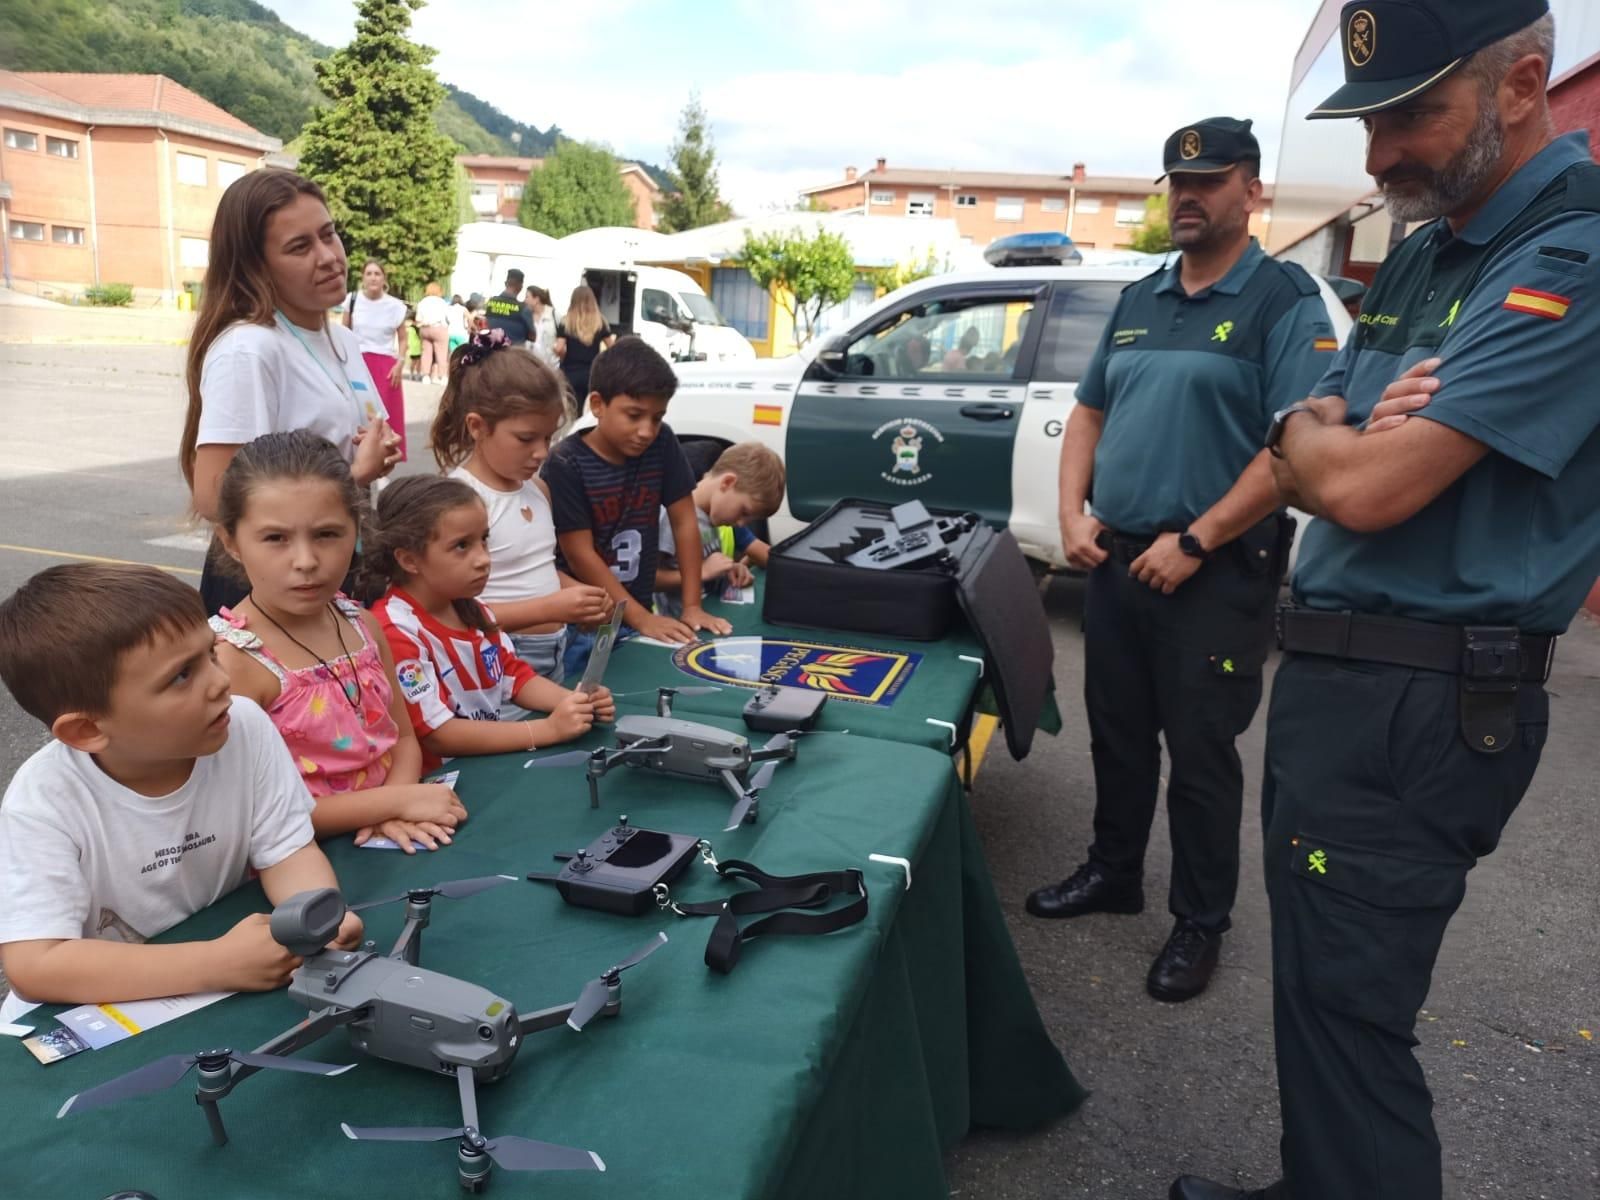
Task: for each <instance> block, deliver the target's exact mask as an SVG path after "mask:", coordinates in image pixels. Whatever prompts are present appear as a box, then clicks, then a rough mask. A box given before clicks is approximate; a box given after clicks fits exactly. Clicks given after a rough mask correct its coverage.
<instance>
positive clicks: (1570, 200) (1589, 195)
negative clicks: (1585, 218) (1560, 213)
mask: <svg viewBox="0 0 1600 1200" xmlns="http://www.w3.org/2000/svg"><path fill="white" fill-rule="evenodd" d="M1567 211H1569V212H1600V163H1592V162H1585V163H1578V164H1577V165H1576V166H1574V167H1573V168H1572V169H1571V170H1569V171H1568V172H1567Z"/></svg>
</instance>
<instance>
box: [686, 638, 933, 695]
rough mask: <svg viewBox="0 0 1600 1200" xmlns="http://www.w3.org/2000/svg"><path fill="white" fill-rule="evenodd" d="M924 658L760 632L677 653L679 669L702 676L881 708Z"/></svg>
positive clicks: (899, 689)
mask: <svg viewBox="0 0 1600 1200" xmlns="http://www.w3.org/2000/svg"><path fill="white" fill-rule="evenodd" d="M921 662H922V655H920V654H903V653H901V652H899V651H893V650H868V649H865V648H863V647H860V646H840V645H834V644H831V643H828V642H803V641H792V640H790V639H788V638H754V637H745V638H737V637H736V638H719V639H717V640H716V641H714V642H696V643H695V644H693V645H690V646H684V647H681V648H680V649H679V650H677V651H676V652H675V653H674V654H673V656H672V663H673V665H674V666H675V667H677V668H678V670H680V671H682V672H683V673H684V674H685V675H692V676H694V677H695V678H696V679H708V680H711V681H712V682H714V683H722V684H731V685H733V686H735V687H746V688H762V687H770V686H773V685H776V686H778V687H792V688H800V689H802V690H804V691H812V692H822V693H824V694H825V695H829V696H833V697H835V698H836V699H839V700H849V701H853V702H855V703H857V704H875V705H877V706H879V707H880V708H888V707H890V706H891V705H893V704H894V702H895V700H896V698H897V697H898V696H899V695H900V692H901V690H902V689H904V687H905V685H906V683H907V681H908V680H910V678H911V676H912V675H913V674H914V673H915V672H916V669H917V666H918V664H919V663H921Z"/></svg>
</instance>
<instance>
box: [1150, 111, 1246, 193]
mask: <svg viewBox="0 0 1600 1200" xmlns="http://www.w3.org/2000/svg"><path fill="white" fill-rule="evenodd" d="M1251 124H1252V122H1250V121H1236V120H1234V119H1233V118H1232V117H1207V118H1206V119H1205V120H1204V121H1196V122H1195V123H1194V124H1193V125H1185V126H1184V127H1183V128H1182V129H1180V130H1178V132H1177V133H1175V134H1173V135H1172V136H1171V137H1169V138H1168V139H1167V147H1166V150H1165V151H1163V153H1162V158H1161V161H1162V164H1163V166H1164V167H1165V168H1166V174H1164V175H1162V176H1161V179H1157V180H1156V182H1157V183H1160V182H1161V180H1162V179H1165V178H1166V177H1167V175H1171V174H1173V173H1174V172H1178V171H1187V172H1191V173H1193V174H1195V175H1220V174H1221V173H1222V172H1223V171H1231V170H1233V168H1234V167H1235V166H1236V165H1237V164H1239V163H1241V162H1243V161H1244V160H1245V159H1247V158H1254V159H1257V160H1259V159H1260V158H1261V143H1260V142H1258V141H1256V135H1255V134H1253V133H1251V132H1250V126H1251Z"/></svg>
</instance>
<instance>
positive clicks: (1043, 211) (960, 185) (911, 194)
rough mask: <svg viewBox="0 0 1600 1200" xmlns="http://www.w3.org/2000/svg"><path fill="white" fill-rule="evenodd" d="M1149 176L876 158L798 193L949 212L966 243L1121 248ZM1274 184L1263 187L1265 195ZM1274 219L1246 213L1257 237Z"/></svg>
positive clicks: (913, 211) (837, 205)
mask: <svg viewBox="0 0 1600 1200" xmlns="http://www.w3.org/2000/svg"><path fill="white" fill-rule="evenodd" d="M1159 173H1160V168H1159V166H1155V167H1152V168H1151V172H1150V177H1149V178H1148V179H1147V178H1144V177H1141V176H1126V175H1090V174H1089V173H1088V171H1087V169H1086V168H1085V166H1084V164H1083V163H1075V164H1074V165H1073V168H1072V173H1071V174H1070V175H1052V174H1019V173H1007V172H997V171H955V170H951V171H939V170H924V169H922V168H911V167H890V166H889V164H888V163H887V161H886V160H884V159H881V158H880V159H878V162H877V165H876V166H874V167H873V168H872V169H871V170H869V171H862V172H859V173H858V172H857V171H856V169H855V168H854V167H846V168H845V169H844V178H843V179H840V180H836V181H835V182H833V183H825V184H822V185H820V186H818V187H813V188H806V189H805V190H804V191H802V192H801V193H800V194H801V195H802V196H806V197H809V198H810V199H811V200H812V201H813V202H814V203H816V204H817V205H819V206H820V207H822V208H825V209H827V210H829V211H832V212H855V213H860V214H862V215H863V216H868V217H879V216H883V217H934V218H939V217H948V218H949V219H951V220H953V221H954V222H955V223H956V227H957V228H958V229H959V230H960V231H961V237H962V240H963V241H964V242H966V243H967V244H969V245H973V246H986V245H988V244H989V243H990V242H992V241H994V239H996V238H1001V237H1006V236H1008V235H1010V234H1014V233H1039V232H1055V233H1065V234H1067V235H1068V236H1070V237H1071V238H1072V240H1073V241H1074V242H1075V243H1077V245H1078V246H1080V247H1081V248H1083V249H1085V250H1115V249H1124V248H1126V247H1127V246H1128V245H1129V243H1130V241H1131V240H1132V238H1133V235H1134V233H1135V232H1136V231H1137V230H1138V228H1139V226H1140V225H1142V224H1144V215H1145V201H1146V200H1147V199H1148V198H1149V197H1151V196H1157V195H1162V194H1163V193H1164V188H1163V187H1162V186H1161V185H1159V184H1156V183H1153V182H1152V180H1153V179H1154V178H1155V176H1156V175H1158V174H1159ZM1271 193H1272V189H1271V187H1270V186H1269V187H1268V188H1267V195H1268V197H1269V198H1270V196H1271ZM1271 219H1272V213H1271V209H1270V207H1264V208H1263V210H1262V211H1261V212H1259V213H1257V214H1256V215H1255V216H1253V217H1251V219H1250V232H1251V233H1253V234H1255V235H1257V236H1258V237H1260V236H1263V234H1264V231H1265V230H1266V228H1267V226H1268V223H1269V222H1270V221H1271Z"/></svg>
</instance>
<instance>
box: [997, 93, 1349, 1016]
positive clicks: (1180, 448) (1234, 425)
mask: <svg viewBox="0 0 1600 1200" xmlns="http://www.w3.org/2000/svg"><path fill="white" fill-rule="evenodd" d="M1260 162H1261V148H1260V146H1259V145H1258V144H1257V142H1256V139H1255V137H1254V135H1252V134H1251V132H1250V122H1249V121H1236V120H1232V119H1230V118H1227V117H1217V118H1213V119H1211V120H1207V121H1198V122H1196V123H1195V124H1193V125H1188V126H1185V127H1184V128H1182V129H1179V130H1178V131H1177V132H1175V133H1174V134H1173V135H1172V136H1171V137H1170V138H1169V139H1168V140H1167V144H1166V153H1165V163H1166V171H1167V175H1166V178H1167V180H1168V195H1167V211H1168V216H1169V219H1170V221H1171V227H1172V237H1173V241H1174V242H1175V243H1176V244H1177V246H1178V248H1179V249H1180V250H1181V251H1182V257H1181V258H1180V259H1179V260H1178V261H1177V262H1176V263H1174V264H1173V265H1172V266H1170V267H1167V268H1164V269H1162V270H1159V271H1156V272H1155V273H1154V274H1152V275H1150V276H1148V277H1147V278H1145V279H1143V280H1141V281H1139V282H1138V283H1136V284H1134V285H1132V286H1131V287H1129V288H1128V289H1127V290H1126V291H1125V292H1124V293H1123V295H1122V298H1121V300H1120V301H1119V303H1118V305H1117V308H1116V311H1115V313H1114V314H1113V316H1112V319H1111V321H1110V323H1109V324H1108V325H1107V327H1106V330H1105V334H1104V336H1103V337H1102V338H1101V341H1100V345H1099V348H1098V350H1097V351H1096V353H1095V355H1094V357H1093V359H1092V360H1091V361H1090V363H1089V365H1088V367H1087V368H1086V369H1085V371H1084V375H1083V379H1082V381H1081V382H1080V383H1079V384H1078V390H1077V406H1076V407H1075V409H1074V410H1073V413H1072V416H1071V418H1070V419H1069V421H1068V423H1067V428H1066V433H1065V436H1064V438H1063V445H1062V455H1061V529H1062V540H1063V543H1064V546H1065V550H1066V556H1067V561H1068V562H1069V563H1071V564H1072V565H1073V566H1076V567H1079V568H1081V569H1083V570H1086V571H1088V572H1089V580H1088V586H1087V592H1086V597H1085V683H1084V696H1085V707H1086V709H1087V711H1088V716H1089V729H1090V733H1091V741H1092V749H1093V755H1094V771H1095V793H1096V799H1095V816H1094V843H1093V845H1091V846H1090V847H1089V853H1088V861H1087V862H1086V863H1084V864H1083V865H1082V866H1081V867H1079V868H1078V869H1077V871H1076V872H1074V873H1073V874H1072V875H1071V876H1070V877H1068V878H1067V879H1065V880H1063V881H1062V882H1060V883H1056V884H1051V885H1049V886H1047V887H1042V888H1040V889H1038V890H1037V891H1035V892H1034V893H1033V894H1032V895H1031V896H1029V897H1028V911H1029V912H1030V913H1032V914H1033V915H1034V916H1037V917H1075V916H1079V915H1081V914H1084V913H1092V912H1109V913H1137V912H1140V911H1141V910H1142V909H1143V908H1144V889H1143V883H1142V880H1143V872H1144V855H1145V847H1146V844H1147V843H1148V842H1149V838H1150V826H1151V822H1152V820H1153V819H1154V816H1155V810H1156V803H1157V799H1158V789H1159V785H1160V779H1161V748H1160V742H1159V741H1158V738H1159V737H1160V735H1162V734H1165V736H1166V743H1167V750H1168V754H1169V756H1170V758H1171V771H1170V782H1169V785H1168V788H1167V813H1168V818H1169V821H1170V825H1171V833H1172V854H1173V868H1172V883H1171V888H1170V892H1169V896H1168V907H1169V908H1170V909H1171V912H1172V915H1173V917H1174V921H1175V923H1174V927H1173V931H1172V934H1171V936H1170V938H1169V939H1168V941H1167V943H1166V946H1165V948H1164V949H1162V951H1161V952H1160V954H1159V955H1158V956H1157V958H1156V959H1155V962H1154V964H1153V965H1152V967H1151V968H1150V972H1149V976H1148V979H1147V980H1146V988H1147V990H1148V991H1149V992H1150V994H1151V995H1152V996H1154V997H1156V998H1157V999H1160V1000H1168V1001H1181V1000H1187V999H1189V998H1191V997H1193V996H1196V995H1199V994H1200V992H1202V991H1203V990H1204V989H1205V987H1206V985H1207V983H1208V982H1209V981H1210V978H1211V974H1212V971H1213V970H1214V969H1215V967H1216V963H1217V957H1218V952H1219V950H1220V947H1221V943H1222V935H1223V932H1224V931H1225V930H1226V929H1227V928H1228V921H1229V913H1230V911H1231V909H1232V907H1233V901H1234V895H1235V892H1236V891H1237V885H1238V877H1239V821H1240V809H1241V805H1242V799H1243V790H1244V774H1243V770H1242V768H1241V765H1240V762H1239V755H1238V753H1237V751H1236V750H1235V749H1234V740H1235V738H1236V737H1237V736H1238V735H1239V734H1240V733H1242V732H1243V731H1244V730H1245V728H1246V727H1247V726H1248V725H1249V724H1250V720H1251V717H1252V716H1253V715H1254V713H1255V711H1256V707H1257V705H1258V704H1259V703H1260V701H1261V668H1262V664H1263V662H1264V661H1265V659H1266V655H1267V650H1268V648H1269V645H1270V643H1271V638H1272V610H1273V605H1274V603H1275V602H1276V599H1277V591H1278V582H1279V580H1280V579H1281V578H1282V572H1283V561H1284V558H1285V557H1286V553H1287V547H1288V544H1289V534H1290V532H1291V531H1292V525H1291V524H1290V523H1289V522H1288V521H1287V518H1285V517H1282V516H1280V515H1279V512H1278V509H1279V506H1280V501H1279V499H1278V495H1277V491H1276V489H1275V488H1274V486H1273V481H1272V470H1271V467H1270V465H1269V463H1268V456H1267V455H1266V453H1265V452H1264V451H1263V450H1262V440H1263V438H1264V437H1265V435H1266V431H1267V428H1268V425H1269V424H1270V422H1271V420H1272V415H1273V413H1274V412H1275V411H1276V410H1277V409H1279V408H1281V407H1283V406H1284V405H1285V404H1286V403H1287V402H1289V401H1292V400H1297V399H1300V398H1301V397H1303V396H1304V395H1305V393H1306V392H1307V391H1308V390H1309V389H1310V387H1311V385H1312V384H1313V383H1315V382H1316V380H1317V379H1318V378H1319V377H1320V376H1321V375H1322V372H1323V371H1324V369H1325V368H1326V367H1327V365H1328V363H1330V362H1331V361H1332V358H1333V351H1334V350H1335V349H1336V345H1337V343H1336V340H1335V335H1334V329H1333V326H1332V324H1331V323H1330V320H1329V316H1328V310H1327V308H1326V306H1325V305H1324V302H1323V300H1322V297H1321V294H1320V293H1319V290H1318V287H1317V284H1316V282H1315V281H1314V280H1313V279H1312V278H1311V277H1310V276H1309V275H1307V274H1306V273H1305V272H1304V271H1303V270H1301V269H1300V268H1299V267H1297V266H1293V265H1290V264H1287V263H1280V262H1275V261H1274V260H1272V259H1269V258H1268V257H1267V256H1266V255H1265V254H1264V253H1263V252H1262V250H1261V247H1260V246H1259V245H1258V244H1257V243H1256V242H1255V240H1254V239H1253V238H1251V237H1250V232H1249V218H1250V214H1251V213H1252V212H1254V211H1255V210H1256V209H1257V208H1259V207H1260V204H1261V181H1260V178H1259V168H1260ZM1091 482H1092V484H1093V488H1092V494H1093V501H1092V509H1091V510H1090V511H1088V512H1086V511H1085V503H1086V501H1088V500H1089V498H1090V494H1091V486H1090V485H1091Z"/></svg>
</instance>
